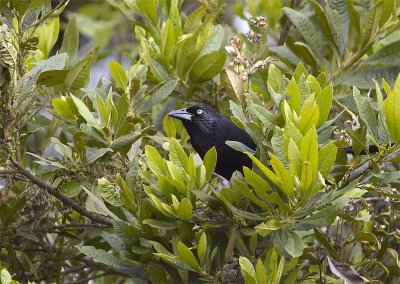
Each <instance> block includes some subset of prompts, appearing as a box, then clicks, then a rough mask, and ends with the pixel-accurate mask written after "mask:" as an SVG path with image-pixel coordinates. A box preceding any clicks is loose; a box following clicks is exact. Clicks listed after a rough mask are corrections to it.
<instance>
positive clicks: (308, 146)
mask: <svg viewBox="0 0 400 284" xmlns="http://www.w3.org/2000/svg"><path fill="white" fill-rule="evenodd" d="M300 155H301V158H302V160H303V161H309V162H310V166H311V170H312V179H313V180H314V179H315V178H316V176H317V172H318V136H317V131H316V130H315V128H311V129H310V130H309V131H308V132H307V133H306V135H305V136H304V138H303V141H302V142H301V147H300Z"/></svg>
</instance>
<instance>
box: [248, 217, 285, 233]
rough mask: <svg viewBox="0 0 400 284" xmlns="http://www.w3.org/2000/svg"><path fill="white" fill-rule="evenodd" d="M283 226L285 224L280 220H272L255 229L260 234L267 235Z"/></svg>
mask: <svg viewBox="0 0 400 284" xmlns="http://www.w3.org/2000/svg"><path fill="white" fill-rule="evenodd" d="M282 226H283V224H282V223H281V222H279V221H278V220H270V221H267V222H264V223H261V224H259V225H257V226H255V227H254V229H255V230H256V232H257V233H258V234H259V235H260V236H262V237H265V236H266V235H268V234H269V233H271V232H274V231H277V230H279V229H280V228H282Z"/></svg>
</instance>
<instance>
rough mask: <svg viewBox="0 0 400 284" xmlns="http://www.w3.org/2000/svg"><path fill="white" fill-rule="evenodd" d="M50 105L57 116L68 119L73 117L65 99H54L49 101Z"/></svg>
mask: <svg viewBox="0 0 400 284" xmlns="http://www.w3.org/2000/svg"><path fill="white" fill-rule="evenodd" d="M51 104H52V105H53V108H54V110H55V111H56V112H57V113H58V114H61V115H62V116H64V117H66V118H70V119H73V118H74V117H75V116H74V114H73V112H72V110H71V109H70V107H69V104H68V102H67V101H66V100H65V98H55V99H53V100H52V101H51Z"/></svg>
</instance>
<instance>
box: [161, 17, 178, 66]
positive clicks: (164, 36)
mask: <svg viewBox="0 0 400 284" xmlns="http://www.w3.org/2000/svg"><path fill="white" fill-rule="evenodd" d="M175 45H176V40H175V33H174V26H173V24H172V22H171V20H170V19H168V20H167V21H166V22H164V24H163V25H162V27H161V44H160V52H161V55H162V58H163V61H164V65H165V67H166V68H167V70H170V69H171V60H172V58H173V57H174V54H175V52H174V50H175Z"/></svg>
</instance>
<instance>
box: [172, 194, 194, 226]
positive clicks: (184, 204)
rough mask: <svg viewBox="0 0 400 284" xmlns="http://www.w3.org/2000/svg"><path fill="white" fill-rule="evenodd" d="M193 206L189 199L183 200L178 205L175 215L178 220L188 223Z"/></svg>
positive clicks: (191, 215)
mask: <svg viewBox="0 0 400 284" xmlns="http://www.w3.org/2000/svg"><path fill="white" fill-rule="evenodd" d="M192 211H193V206H192V203H191V202H190V200H189V199H187V198H184V199H182V201H181V202H180V203H179V205H178V209H177V210H176V213H177V214H178V217H179V219H181V220H183V221H190V220H191V219H192V217H193V212H192Z"/></svg>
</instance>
